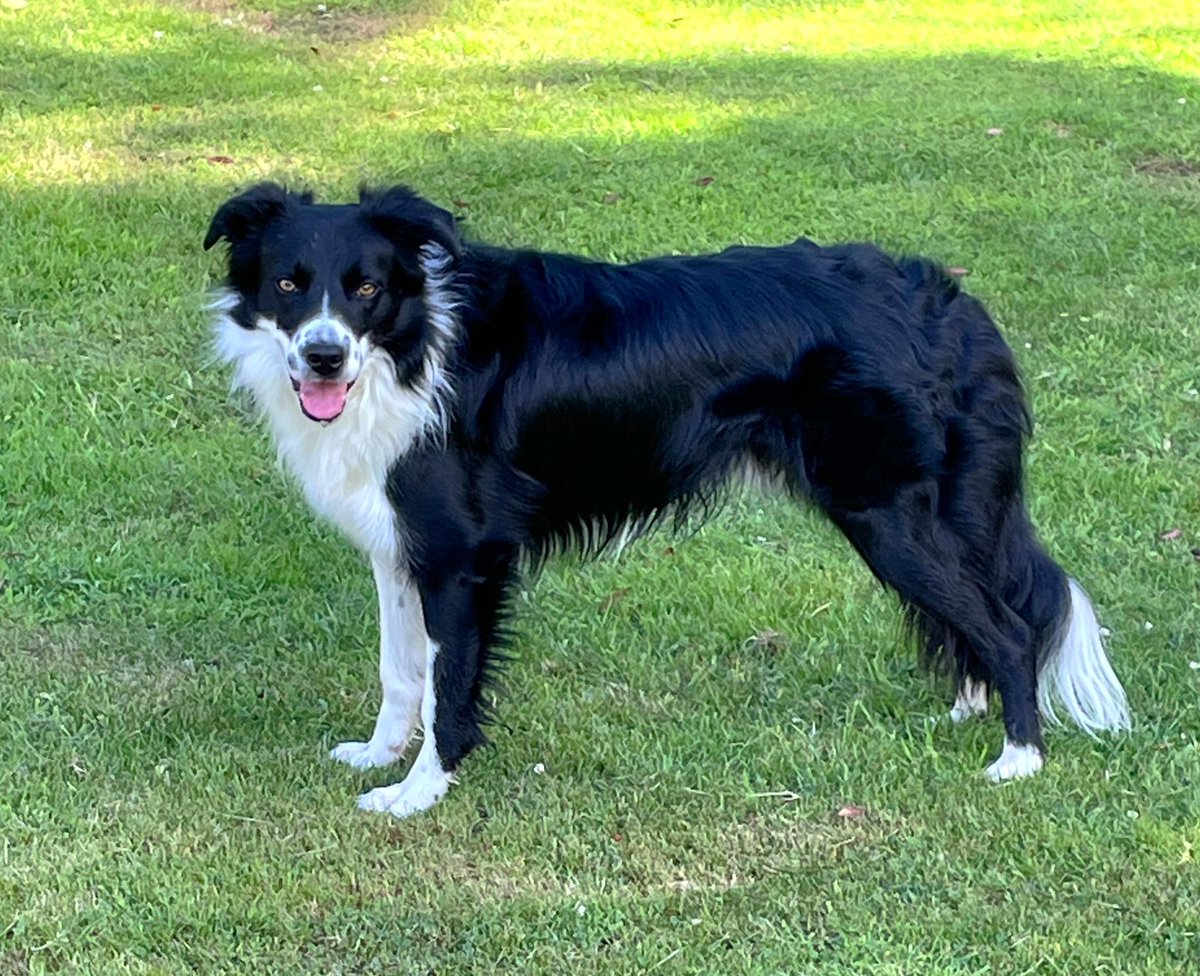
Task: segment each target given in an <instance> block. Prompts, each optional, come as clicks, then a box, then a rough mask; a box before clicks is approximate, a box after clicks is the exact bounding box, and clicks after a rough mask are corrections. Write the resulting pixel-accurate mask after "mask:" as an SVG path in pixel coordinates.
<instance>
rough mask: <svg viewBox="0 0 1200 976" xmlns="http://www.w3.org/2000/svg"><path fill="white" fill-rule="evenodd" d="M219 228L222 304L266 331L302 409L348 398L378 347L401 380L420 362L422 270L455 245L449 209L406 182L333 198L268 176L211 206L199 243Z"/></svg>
mask: <svg viewBox="0 0 1200 976" xmlns="http://www.w3.org/2000/svg"><path fill="white" fill-rule="evenodd" d="M222 239H224V240H227V241H228V242H229V245H230V246H229V278H228V282H227V284H228V295H227V297H226V298H225V299H224V300H223V301H222V302H221V303H220V307H221V308H222V311H225V312H226V313H227V314H228V316H229V317H230V318H231V319H232V320H233V321H234V322H236V323H237V325H238V326H240V327H241V328H242V329H245V330H248V331H250V332H257V333H261V334H263V335H265V336H269V337H270V339H271V340H273V343H274V344H275V345H276V346H277V347H278V352H279V355H278V357H277V359H278V363H277V365H278V368H279V369H280V370H281V371H283V372H281V374H280V375H281V376H282V375H286V378H287V379H288V380H290V381H291V385H292V388H293V390H294V391H295V393H296V399H297V403H298V405H299V407H300V409H301V410H302V411H303V412H304V414H305V416H307V417H308V418H310V419H311V420H315V421H322V422H328V421H331V420H334V419H336V418H337V417H338V416H339V415H340V414H341V413H342V411H343V410H344V409H345V408H346V402H347V396H348V395H349V392H350V389H351V388H352V387H353V386H354V383H355V381H356V380H357V379H358V378H359V374H360V372H361V371H362V369H363V366H364V364H365V363H366V362H367V360H368V358H369V357H370V356H371V355H372V354H373V353H375V352H377V351H378V352H382V353H385V354H386V355H387V356H389V357H390V359H391V360H392V362H393V363H394V364H395V368H396V370H397V371H398V373H399V377H400V379H401V381H404V380H405V379H407V378H408V376H410V375H412V376H415V375H416V374H417V372H418V371H419V369H420V364H421V360H422V357H423V356H424V355H425V346H426V345H427V344H428V343H429V342H430V341H431V336H430V335H429V329H430V310H429V309H428V308H427V307H426V305H427V302H428V299H429V289H428V287H427V285H428V279H429V278H430V276H432V275H444V274H445V272H446V271H447V270H448V268H449V266H450V265H451V264H452V263H453V262H454V261H455V260H456V259H457V258H458V257H459V256H460V254H461V249H462V242H461V239H460V237H459V235H458V231H457V228H456V227H455V223H454V218H453V217H452V216H451V215H450V214H449V213H447V212H446V211H444V210H442V209H440V208H439V207H436V206H434V205H433V204H431V203H429V202H427V201H425V200H423V199H421V198H420V197H419V196H417V195H416V194H414V193H413V192H411V191H410V190H408V189H406V188H405V187H393V188H392V189H389V190H385V191H381V192H370V191H366V190H364V191H362V193H361V194H360V198H359V202H358V203H357V204H346V205H329V204H317V203H314V202H313V198H312V195H311V194H309V193H294V192H289V191H287V190H285V189H284V188H283V187H281V186H278V185H276V184H274V183H263V184H261V185H259V186H255V187H252V188H251V189H249V190H247V191H245V192H244V193H242V194H240V195H238V196H235V197H233V198H232V199H231V200H229V201H227V202H226V203H225V204H223V205H222V206H221V208H220V209H219V210H218V211H217V212H216V214H215V215H214V217H213V219H212V224H211V225H210V226H209V229H208V235H207V236H206V237H205V238H204V247H205V249H206V250H207V249H208V248H211V247H212V246H213V245H214V244H216V243H217V242H218V241H220V240H222Z"/></svg>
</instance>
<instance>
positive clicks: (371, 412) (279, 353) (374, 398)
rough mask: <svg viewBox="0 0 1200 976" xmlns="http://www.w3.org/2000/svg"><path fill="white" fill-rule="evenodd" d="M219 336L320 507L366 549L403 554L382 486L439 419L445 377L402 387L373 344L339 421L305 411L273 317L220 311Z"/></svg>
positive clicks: (288, 462) (239, 381)
mask: <svg viewBox="0 0 1200 976" xmlns="http://www.w3.org/2000/svg"><path fill="white" fill-rule="evenodd" d="M218 301H220V300H218ZM219 308H220V306H219V305H218V309H219ZM216 339H217V350H218V353H219V354H220V356H221V357H222V358H223V359H226V360H228V361H230V362H232V363H233V364H234V366H235V372H234V378H233V384H234V386H235V387H243V388H245V389H247V390H248V391H249V392H250V394H251V396H252V397H253V399H254V402H255V405H256V406H257V408H258V409H259V411H260V412H261V413H262V415H263V417H264V418H265V419H266V420H267V423H268V424H269V426H270V428H271V433H272V434H273V436H274V440H275V446H276V449H277V451H278V453H279V460H280V462H281V463H282V464H283V466H284V467H285V468H286V469H287V470H288V471H289V472H291V474H292V475H293V476H294V477H295V478H296V480H297V481H298V482H299V483H300V486H301V488H302V489H303V490H304V495H305V498H307V500H308V503H309V504H310V505H311V506H312V508H313V509H314V510H315V511H316V512H317V514H319V515H321V516H323V517H324V518H327V519H329V521H331V522H332V523H333V524H334V525H336V526H337V527H338V528H340V529H341V530H342V531H343V532H345V534H346V535H347V536H348V537H349V538H350V540H351V541H352V542H353V543H354V544H355V545H356V546H358V547H359V548H360V549H361V550H363V551H364V552H366V553H368V554H370V555H372V556H376V557H381V558H395V557H396V556H398V555H399V552H400V539H399V531H400V526H399V525H398V523H397V519H396V513H395V511H394V510H393V508H392V506H391V504H390V503H389V501H388V498H387V494H386V491H385V488H384V485H385V481H386V478H387V472H388V469H389V468H390V467H391V466H392V465H393V464H395V462H396V461H397V460H398V459H399V458H400V457H401V456H402V455H403V454H404V453H405V452H406V451H407V450H409V448H411V447H412V446H413V444H414V443H415V442H416V441H417V440H418V439H420V438H422V437H424V436H427V435H428V434H429V433H430V432H431V428H436V427H437V425H438V421H439V420H440V417H439V411H438V398H437V396H436V393H435V392H434V391H435V390H436V388H437V387H438V386H439V385H440V384H439V383H438V379H439V378H440V377H436V376H423V377H422V380H421V382H419V383H418V384H417V385H416V386H407V385H401V384H400V382H399V381H398V379H397V377H396V371H395V368H394V366H393V364H392V362H391V360H390V359H389V358H388V356H387V355H386V354H384V353H383V352H382V351H380V350H374V351H372V352H370V353H369V354H368V355H367V357H366V359H365V361H364V364H363V368H362V371H361V372H360V374H359V376H358V381H357V382H356V383H355V385H354V387H353V389H351V391H350V394H349V396H348V398H347V401H346V409H345V411H344V412H343V413H342V415H341V416H340V417H338V419H337V420H335V421H333V422H332V423H329V424H321V423H317V422H314V421H312V420H310V419H309V418H307V417H305V416H304V414H303V413H302V412H301V410H300V405H299V403H298V401H297V399H296V394H295V392H294V391H293V389H292V385H291V381H290V379H289V378H288V375H287V372H286V370H285V369H284V365H283V364H284V357H285V355H286V352H285V350H286V342H287V339H286V336H283V335H282V334H281V333H280V332H279V330H278V329H276V328H275V326H274V323H272V322H270V321H269V320H261V321H260V322H259V324H258V327H257V328H254V329H245V328H243V327H241V326H240V325H238V324H237V322H235V321H234V320H233V319H232V318H231V317H229V316H228V315H219V316H218V318H217V323H216ZM426 372H427V373H430V372H434V373H435V372H436V371H433V370H427V371H426ZM431 381H432V382H431ZM431 388H432V389H431Z"/></svg>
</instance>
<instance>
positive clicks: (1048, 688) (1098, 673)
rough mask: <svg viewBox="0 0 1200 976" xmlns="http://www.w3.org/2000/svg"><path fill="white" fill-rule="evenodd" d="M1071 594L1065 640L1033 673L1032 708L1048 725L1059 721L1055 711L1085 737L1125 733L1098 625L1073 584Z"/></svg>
mask: <svg viewBox="0 0 1200 976" xmlns="http://www.w3.org/2000/svg"><path fill="white" fill-rule="evenodd" d="M1068 585H1069V586H1070V590H1071V617H1070V620H1069V621H1068V624H1067V629H1066V634H1065V635H1064V636H1063V639H1062V641H1061V642H1060V643H1059V645H1058V647H1056V648H1055V649H1054V650H1053V651H1051V652H1050V654H1049V655H1048V656H1047V657H1046V660H1045V661H1044V662H1043V664H1042V666H1041V670H1040V671H1039V673H1038V708H1039V709H1040V710H1041V713H1042V715H1043V717H1044V718H1045V719H1046V720H1047V721H1048V722H1050V723H1052V724H1054V725H1061V724H1062V719H1061V718H1060V717H1059V715H1058V713H1057V711H1056V709H1057V708H1059V707H1061V708H1062V710H1063V711H1065V712H1066V714H1067V716H1068V717H1069V718H1070V719H1071V720H1072V721H1073V722H1074V723H1075V724H1076V725H1078V726H1079V727H1080V728H1081V729H1083V730H1084V731H1085V732H1087V733H1088V734H1089V735H1093V736H1094V735H1095V734H1096V733H1097V732H1120V731H1122V730H1125V729H1128V728H1129V727H1130V719H1129V705H1128V704H1127V703H1126V701H1125V689H1124V688H1122V687H1121V682H1120V681H1119V680H1118V679H1117V676H1116V674H1115V673H1114V672H1113V669H1112V665H1111V664H1109V663H1108V655H1107V654H1106V653H1105V651H1104V644H1103V643H1102V642H1101V640H1100V625H1099V624H1098V623H1097V622H1096V613H1095V611H1094V610H1093V609H1092V601H1091V600H1089V599H1088V595H1087V593H1085V592H1084V589H1083V587H1082V586H1080V585H1079V584H1078V583H1077V582H1075V580H1068Z"/></svg>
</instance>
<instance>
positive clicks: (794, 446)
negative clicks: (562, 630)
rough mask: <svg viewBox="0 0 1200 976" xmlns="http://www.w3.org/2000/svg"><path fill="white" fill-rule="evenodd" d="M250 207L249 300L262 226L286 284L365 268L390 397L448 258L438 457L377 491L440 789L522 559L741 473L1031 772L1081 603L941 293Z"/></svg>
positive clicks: (789, 264) (414, 208) (237, 238)
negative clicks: (807, 512) (367, 264)
mask: <svg viewBox="0 0 1200 976" xmlns="http://www.w3.org/2000/svg"><path fill="white" fill-rule="evenodd" d="M258 192H259V193H260V194H261V195H262V196H263V197H264V200H263V201H260V202H259V204H258V205H256V206H250V205H247V204H246V203H245V202H244V201H243V202H242V203H241V204H238V205H234V203H231V204H229V205H227V209H223V210H222V212H221V213H219V214H218V216H217V219H216V220H215V221H214V225H213V229H212V231H210V234H209V240H208V241H207V242H206V243H210V244H211V243H212V242H213V241H214V240H216V239H217V238H218V237H220V236H228V237H231V238H232V239H233V240H234V252H233V258H232V267H231V281H232V283H233V284H234V286H235V287H237V288H240V289H242V290H243V291H245V292H247V293H250V294H256V287H257V285H250V284H248V283H247V282H248V280H249V279H254V280H255V281H258V280H259V279H260V278H261V280H263V281H269V280H270V273H271V272H270V271H269V270H268V269H267V268H265V267H262V264H263V257H262V254H260V253H258V252H254V253H253V254H248V253H243V251H239V248H243V249H244V248H245V247H246V245H245V241H246V240H248V239H250V237H251V236H252V233H251V232H252V230H253V228H252V227H251V225H252V224H253V219H252V218H253V215H254V214H257V215H258V220H259V225H258V226H257V232H258V233H259V234H260V235H263V236H264V237H265V238H266V239H268V240H269V241H270V242H271V243H270V245H269V247H268V250H270V251H272V253H276V254H280V255H284V256H286V262H285V264H286V265H287V270H288V272H289V273H292V272H293V265H295V264H296V261H297V259H296V258H295V255H296V254H297V253H298V252H299V251H302V250H303V247H302V242H303V240H305V239H306V236H305V235H306V233H307V229H308V225H309V224H310V223H312V222H316V221H324V224H323V225H322V226H326V227H333V228H334V230H335V231H336V234H335V237H336V239H337V240H338V242H339V244H338V248H337V249H335V250H336V251H338V252H339V253H338V254H332V255H326V254H323V253H318V254H312V255H308V256H307V257H306V258H305V260H310V261H316V262H322V261H325V262H329V261H336V260H349V257H354V256H356V255H358V254H359V252H364V251H366V252H370V251H372V250H373V249H374V251H377V252H378V254H377V258H376V260H382V261H384V263H385V264H388V262H390V264H389V268H390V271H389V272H388V273H387V274H386V275H385V278H386V282H387V287H388V290H389V292H390V299H389V300H390V306H389V307H390V309H391V312H390V313H389V314H388V315H385V316H379V317H377V318H374V319H372V318H370V317H369V316H368V317H366V318H364V319H363V320H362V321H361V322H356V324H355V328H356V329H360V330H365V331H369V332H371V334H372V335H373V336H378V343H379V345H381V346H382V347H383V348H386V349H388V350H389V352H390V353H391V354H392V355H393V357H394V358H395V361H396V363H397V369H398V375H399V376H400V378H401V380H402V381H408V379H409V378H410V377H411V376H413V375H414V373H415V371H416V364H418V363H419V362H420V361H421V360H422V357H423V356H424V355H426V354H428V350H429V349H430V348H431V345H430V344H431V343H433V342H434V337H433V336H432V334H431V329H430V326H429V324H428V316H427V315H426V314H425V313H426V312H427V310H426V309H424V307H423V306H422V305H421V298H420V291H419V284H420V281H419V279H420V265H419V260H418V257H419V254H418V249H419V247H420V246H421V245H423V244H425V243H426V242H429V241H433V242H436V243H437V244H438V245H440V246H441V247H442V248H444V249H445V250H446V251H447V252H449V254H450V256H451V257H452V259H453V271H452V278H451V284H450V286H449V287H450V290H451V292H452V293H453V296H454V302H455V305H456V307H457V316H458V320H459V324H458V332H457V337H456V339H455V340H453V342H452V343H451V345H450V347H449V350H448V353H447V356H448V359H447V371H448V373H449V376H450V378H451V385H452V388H453V395H452V396H451V397H450V399H449V401H448V407H449V411H448V416H449V419H448V424H447V427H446V430H445V436H444V439H437V440H434V441H430V442H426V443H422V444H421V445H420V446H418V447H416V448H414V449H413V450H411V451H410V452H409V453H407V454H406V455H404V456H403V457H400V458H397V460H396V463H395V465H394V466H393V467H392V469H391V471H390V474H389V476H388V481H387V492H388V495H389V497H390V500H391V502H392V503H393V504H394V505H395V506H396V508H397V509H398V510H399V512H400V513H401V522H402V524H403V525H404V527H405V547H406V552H407V553H408V558H409V560H410V563H411V565H410V567H409V568H410V571H411V573H412V574H413V576H414V577H415V578H416V580H417V582H418V585H419V587H420V592H421V596H422V601H423V604H424V609H425V616H426V625H427V628H428V630H429V633H430V635H431V637H432V638H433V640H434V641H436V642H437V643H438V644H439V645H440V653H439V657H438V659H437V669H436V670H437V673H436V675H435V686H436V690H437V695H438V711H437V723H436V725H437V727H436V730H435V731H436V740H437V745H438V749H439V752H440V754H441V758H442V761H443V763H444V764H445V766H446V768H448V769H453V768H454V767H455V766H457V765H458V763H459V762H460V761H461V760H462V759H463V757H464V756H465V755H466V754H467V753H468V752H469V751H470V750H471V749H472V748H473V747H475V746H476V745H478V744H479V743H480V742H482V741H483V734H482V732H481V728H480V724H481V721H482V719H483V715H482V712H481V709H482V705H481V702H482V698H481V689H482V687H483V682H484V679H485V676H486V674H487V665H488V662H489V659H490V658H491V656H492V655H493V652H494V649H495V647H496V646H497V644H498V643H499V642H500V641H501V638H502V635H503V624H504V620H505V616H506V612H507V609H508V607H509V604H510V598H511V595H512V589H513V583H514V579H515V574H516V571H517V567H518V566H519V565H520V564H521V561H522V560H523V559H529V560H532V561H533V562H534V563H538V562H540V561H541V560H542V559H543V558H544V557H545V556H546V555H547V554H548V553H550V552H552V551H554V550H555V549H558V548H560V547H564V546H574V547H582V548H584V549H588V550H593V551H594V550H596V549H598V548H601V547H602V546H603V545H604V544H606V543H607V542H609V541H611V539H612V538H613V537H614V535H615V534H616V533H618V532H619V531H621V529H622V527H623V526H625V525H626V524H628V523H630V522H633V523H635V524H638V525H647V524H651V523H653V522H654V521H656V520H657V519H659V518H661V517H662V516H663V515H664V514H665V513H670V514H674V515H678V514H679V513H680V512H682V511H686V510H687V509H688V507H689V506H695V505H697V504H700V505H702V504H703V503H705V502H707V501H708V500H710V499H711V498H712V497H714V493H716V492H719V490H720V488H721V486H722V485H724V484H725V483H726V482H727V481H728V480H729V478H730V477H731V476H732V475H734V474H735V473H736V472H738V471H740V470H741V469H742V468H743V467H744V466H745V464H746V462H747V461H751V462H753V463H754V464H755V465H757V466H758V467H759V468H761V469H764V470H765V471H766V472H767V473H769V474H771V475H775V476H778V477H779V478H780V479H781V480H782V481H783V482H784V483H785V484H786V485H787V486H788V487H789V488H790V490H791V492H792V493H793V494H794V495H795V496H797V497H802V498H805V499H809V500H811V501H812V502H814V503H815V504H816V505H818V506H819V507H820V508H821V509H822V510H824V511H825V512H826V513H827V515H828V516H829V518H830V519H832V521H833V522H834V523H835V524H836V525H837V526H838V527H839V528H840V529H841V530H842V531H843V532H844V533H845V535H846V537H847V538H848V539H849V541H850V543H851V544H852V545H853V546H854V548H855V549H856V550H857V551H858V552H859V553H860V554H861V555H862V557H863V558H864V560H865V561H866V563H867V565H868V566H869V567H870V568H871V570H872V571H873V572H874V573H875V575H876V576H877V577H878V578H879V579H880V580H882V581H883V582H884V583H885V584H886V585H887V586H889V587H890V588H891V589H893V590H894V591H895V592H896V593H897V594H898V595H899V597H900V599H901V600H902V601H903V603H904V605H905V608H906V611H907V614H908V617H909V620H910V622H911V623H912V625H913V626H914V628H915V629H916V631H917V632H918V633H919V635H920V636H921V638H922V641H923V645H924V650H925V653H926V656H927V657H928V658H929V659H930V660H931V661H932V662H933V663H935V664H938V663H941V664H944V665H946V666H948V667H949V668H950V669H951V670H952V671H953V672H954V673H955V675H956V677H957V678H958V679H959V680H960V681H961V679H962V678H963V676H970V677H972V678H975V679H977V680H981V681H985V682H987V684H988V685H989V687H991V688H993V689H995V690H997V691H999V693H1000V695H1001V696H1002V698H1003V701H1004V717H1005V726H1006V731H1007V735H1008V738H1009V739H1010V740H1011V741H1012V742H1014V743H1017V744H1033V745H1036V746H1038V747H1039V748H1041V745H1042V741H1041V732H1040V728H1039V720H1038V712H1037V703H1036V698H1035V689H1036V683H1037V667H1038V661H1039V657H1040V656H1041V655H1043V654H1044V653H1045V652H1046V651H1047V650H1048V649H1049V648H1050V647H1051V646H1052V645H1053V644H1054V642H1055V640H1056V638H1057V635H1058V633H1059V631H1060V628H1061V627H1062V625H1063V622H1064V620H1065V619H1066V618H1067V615H1068V612H1069V604H1070V598H1069V593H1068V588H1067V579H1066V576H1065V574H1064V573H1063V571H1062V570H1061V569H1060V568H1059V567H1058V566H1057V565H1056V564H1055V563H1054V562H1053V561H1052V560H1051V559H1050V558H1049V556H1047V555H1046V553H1045V552H1044V551H1043V549H1042V548H1041V546H1040V545H1039V544H1038V542H1037V540H1036V538H1035V535H1034V531H1033V528H1032V527H1031V525H1030V522H1029V519H1028V517H1027V514H1026V511H1025V508H1024V505H1023V500H1022V449H1023V442H1024V440H1025V438H1026V437H1027V435H1028V434H1029V432H1030V415H1029V411H1028V409H1027V407H1026V403H1025V400H1024V397H1023V394H1022V389H1021V384H1020V382H1019V379H1018V375H1017V370H1016V367H1015V364H1014V361H1013V357H1012V354H1011V352H1010V351H1009V349H1008V347H1007V346H1006V345H1005V343H1004V340H1003V339H1002V338H1001V336H1000V334H999V332H998V331H997V329H996V326H995V325H994V324H993V322H992V321H991V319H990V318H989V317H988V315H987V313H986V312H985V310H984V309H983V307H982V306H981V305H980V304H979V303H978V302H977V301H975V300H974V299H973V298H971V297H969V296H967V295H966V294H964V293H963V292H961V291H960V289H959V286H958V283H957V282H956V281H955V280H954V279H953V278H951V277H950V276H949V275H948V274H946V273H945V272H944V271H943V270H942V269H940V268H938V267H937V266H935V265H934V264H931V263H930V262H928V261H922V260H907V259H905V260H897V259H894V258H892V257H889V256H888V255H887V254H885V253H883V252H882V251H880V250H878V249H877V248H875V247H873V246H871V245H868V244H847V245H840V246H836V247H821V246H818V245H816V244H814V243H812V242H810V241H807V240H803V239H802V240H798V241H796V242H794V243H792V244H788V245H785V246H781V247H734V248H730V249H729V250H726V251H723V252H721V253H720V254H715V255H710V256H704V257H661V258H653V259H650V260H645V261H639V262H635V263H632V264H628V265H613V264H605V263H600V262H595V261H589V260H584V259H580V258H575V257H566V256H560V255H554V254H545V253H539V252H535V251H513V250H505V249H500V248H494V247H487V246H483V245H478V244H474V243H464V242H463V241H462V239H461V238H460V236H459V235H458V232H457V230H456V228H455V227H454V224H453V221H452V220H451V219H450V218H449V215H448V214H446V213H445V212H444V211H441V210H440V209H438V208H436V207H433V206H432V205H430V204H428V203H426V202H425V201H423V200H421V199H420V198H419V197H417V196H416V195H415V194H412V193H410V192H409V191H407V190H404V189H402V188H396V189H392V190H389V191H388V192H386V193H384V194H381V195H370V194H368V195H365V196H364V198H363V201H362V203H361V205H360V206H357V207H355V206H350V207H321V206H316V205H313V204H311V203H310V202H309V200H308V199H307V198H302V197H297V196H292V195H283V196H282V197H281V194H282V191H279V190H278V188H273V189H270V190H262V189H261V188H260V190H259V191H258ZM252 202H253V201H252ZM228 208H232V209H228ZM385 245H386V246H385ZM380 248H383V250H379V249H380ZM341 252H344V254H342V253H341ZM347 256H349V257H347Z"/></svg>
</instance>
